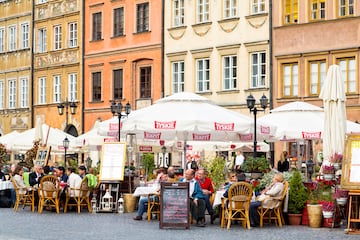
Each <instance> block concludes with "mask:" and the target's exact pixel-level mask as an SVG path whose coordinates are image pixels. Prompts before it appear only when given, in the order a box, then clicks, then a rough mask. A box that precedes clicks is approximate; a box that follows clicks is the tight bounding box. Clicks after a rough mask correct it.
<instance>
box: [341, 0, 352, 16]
mask: <svg viewBox="0 0 360 240" xmlns="http://www.w3.org/2000/svg"><path fill="white" fill-rule="evenodd" d="M338 1H339V16H340V17H346V16H353V15H354V0H338Z"/></svg>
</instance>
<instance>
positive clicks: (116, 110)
mask: <svg viewBox="0 0 360 240" xmlns="http://www.w3.org/2000/svg"><path fill="white" fill-rule="evenodd" d="M123 108H125V109H124V113H123ZM110 110H111V113H112V114H113V116H116V115H117V116H118V119H119V135H118V140H119V142H120V127H121V118H122V117H125V116H128V115H129V114H130V112H131V105H130V103H129V102H128V103H127V104H125V107H123V105H122V104H121V102H119V103H118V104H116V103H115V102H112V103H111V106H110Z"/></svg>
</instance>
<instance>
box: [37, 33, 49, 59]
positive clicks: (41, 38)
mask: <svg viewBox="0 0 360 240" xmlns="http://www.w3.org/2000/svg"><path fill="white" fill-rule="evenodd" d="M46 34H47V31H46V28H42V29H39V31H38V52H39V53H42V52H46V51H47V50H46V49H47V45H46V41H47V40H46V39H47V36H46Z"/></svg>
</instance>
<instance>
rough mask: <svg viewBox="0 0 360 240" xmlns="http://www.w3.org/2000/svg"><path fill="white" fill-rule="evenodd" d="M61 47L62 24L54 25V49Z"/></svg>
mask: <svg viewBox="0 0 360 240" xmlns="http://www.w3.org/2000/svg"><path fill="white" fill-rule="evenodd" d="M59 49H61V26H60V25H58V26H55V27H54V50H59Z"/></svg>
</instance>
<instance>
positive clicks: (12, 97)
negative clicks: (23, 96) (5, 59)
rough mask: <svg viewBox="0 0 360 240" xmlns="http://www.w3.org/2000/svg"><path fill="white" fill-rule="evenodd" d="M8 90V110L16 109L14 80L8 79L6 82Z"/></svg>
mask: <svg viewBox="0 0 360 240" xmlns="http://www.w3.org/2000/svg"><path fill="white" fill-rule="evenodd" d="M8 84H9V85H8V86H9V87H8V89H9V98H8V101H9V109H15V108H16V79H9V81H8Z"/></svg>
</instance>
